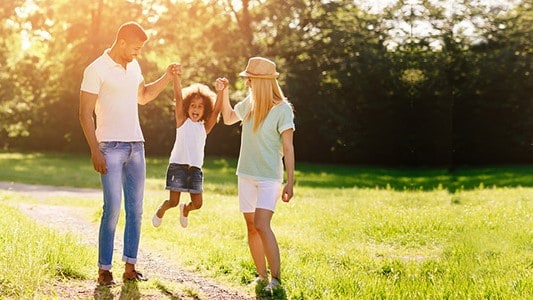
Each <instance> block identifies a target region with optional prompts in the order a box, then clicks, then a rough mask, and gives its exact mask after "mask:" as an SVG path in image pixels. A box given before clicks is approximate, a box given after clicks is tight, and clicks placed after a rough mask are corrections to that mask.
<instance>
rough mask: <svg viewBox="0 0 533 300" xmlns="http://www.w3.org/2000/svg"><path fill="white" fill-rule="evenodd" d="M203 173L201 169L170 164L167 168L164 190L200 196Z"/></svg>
mask: <svg viewBox="0 0 533 300" xmlns="http://www.w3.org/2000/svg"><path fill="white" fill-rule="evenodd" d="M203 182H204V173H203V172H202V169H200V168H197V167H191V166H189V165H181V164H175V163H171V164H169V165H168V168H167V185H166V187H165V188H166V189H167V190H171V191H174V192H186V193H191V194H201V193H202V192H203V187H202V186H203Z"/></svg>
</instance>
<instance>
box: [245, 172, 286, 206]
mask: <svg viewBox="0 0 533 300" xmlns="http://www.w3.org/2000/svg"><path fill="white" fill-rule="evenodd" d="M238 182H239V183H238V187H239V209H240V210H241V212H243V213H253V212H255V209H256V208H263V209H268V210H270V211H272V212H273V211H274V209H275V208H276V203H277V202H278V198H279V197H280V195H281V182H278V181H275V180H256V179H253V178H249V177H242V176H239V180H238Z"/></svg>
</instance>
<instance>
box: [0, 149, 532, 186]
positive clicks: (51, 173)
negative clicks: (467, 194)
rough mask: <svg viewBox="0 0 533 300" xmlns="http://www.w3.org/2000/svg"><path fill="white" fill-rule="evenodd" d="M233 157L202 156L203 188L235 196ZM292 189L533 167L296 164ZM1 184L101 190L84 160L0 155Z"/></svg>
mask: <svg viewBox="0 0 533 300" xmlns="http://www.w3.org/2000/svg"><path fill="white" fill-rule="evenodd" d="M146 164H147V174H146V176H147V178H148V179H154V180H160V181H161V182H162V184H163V182H164V179H165V174H166V168H167V164H168V158H167V157H147V159H146ZM236 166H237V159H236V158H224V157H206V159H205V164H204V168H203V169H204V173H205V178H206V187H207V188H208V189H212V190H214V191H215V192H220V193H224V194H237V177H236V175H235V169H236ZM295 178H296V184H297V185H299V186H302V187H314V188H354V187H355V188H380V189H387V188H388V189H393V190H434V189H446V190H448V191H450V192H452V193H453V192H455V191H456V190H469V189H475V188H478V187H492V186H496V187H518V186H522V187H533V165H516V166H485V167H456V168H453V169H446V168H418V169H409V168H384V167H361V166H345V165H325V164H308V163H297V164H296V174H295ZM0 181H14V182H21V183H33V184H42V185H55V186H73V187H93V188H100V176H98V174H97V173H96V172H95V171H94V170H93V168H92V163H91V160H90V158H89V156H88V155H73V154H54V153H3V152H0Z"/></svg>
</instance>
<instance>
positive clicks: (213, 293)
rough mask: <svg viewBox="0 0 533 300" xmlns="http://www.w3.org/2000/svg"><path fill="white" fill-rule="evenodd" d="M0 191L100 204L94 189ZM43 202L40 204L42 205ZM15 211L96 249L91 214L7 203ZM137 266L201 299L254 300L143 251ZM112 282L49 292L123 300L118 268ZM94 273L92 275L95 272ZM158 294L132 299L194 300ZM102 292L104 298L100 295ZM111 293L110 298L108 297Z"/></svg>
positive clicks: (118, 240) (64, 285) (16, 186)
mask: <svg viewBox="0 0 533 300" xmlns="http://www.w3.org/2000/svg"><path fill="white" fill-rule="evenodd" d="M0 189H2V190H8V191H12V192H16V193H22V194H24V195H28V196H32V197H34V198H36V199H39V200H46V199H47V198H49V197H58V196H61V197H73V198H76V197H85V198H87V197H95V200H98V201H100V198H101V195H102V193H101V191H100V190H95V189H76V188H63V187H50V186H40V185H28V184H20V183H9V182H0ZM43 202H44V201H43ZM11 205H13V206H15V207H18V208H19V209H20V210H21V211H22V212H23V213H25V214H26V215H28V216H29V217H31V218H32V219H34V220H35V221H37V222H38V223H42V224H44V225H47V226H50V227H52V228H54V229H55V230H58V231H59V232H62V233H70V234H73V235H76V236H79V237H83V239H82V241H83V242H84V243H86V244H88V245H90V246H94V247H96V246H97V237H98V224H95V223H93V222H91V221H90V220H88V219H87V216H88V215H90V213H91V211H90V209H87V208H80V207H69V206H55V205H54V206H51V205H46V204H44V203H43V204H25V203H11ZM121 250H122V237H121V234H117V235H116V237H115V253H114V255H115V257H121V256H122V254H121ZM138 257H139V261H138V265H139V266H141V267H140V269H141V270H143V271H144V273H145V275H147V276H148V277H149V278H150V279H151V280H162V279H164V280H165V281H170V282H172V283H175V284H184V285H186V286H187V287H191V288H192V289H193V290H195V291H198V292H199V294H200V296H201V298H202V299H208V300H211V299H215V300H223V299H228V300H245V299H256V298H254V297H251V296H248V295H245V294H243V293H242V292H240V291H237V290H235V289H232V288H229V287H224V286H222V285H220V284H218V283H216V282H214V281H211V280H209V279H206V278H203V277H200V276H198V275H196V274H194V273H191V272H186V271H184V270H182V269H180V268H178V267H177V266H176V264H175V263H173V262H170V261H168V260H166V259H164V258H163V257H161V255H159V254H157V253H152V252H149V251H146V250H144V249H142V246H141V249H140V250H139V255H138ZM114 270H115V273H114V275H115V277H118V278H116V279H115V280H117V281H118V282H119V284H118V285H117V286H118V287H115V288H112V289H110V290H105V291H103V290H102V291H99V289H98V288H97V286H96V283H95V281H94V280H81V281H75V282H72V281H67V282H56V283H55V284H54V286H53V290H54V291H55V293H57V295H59V297H60V299H89V298H91V299H98V298H105V299H113V298H115V297H116V298H120V299H123V296H124V295H120V294H121V288H120V286H121V284H120V283H121V282H120V275H121V274H122V269H121V268H119V267H118V266H117V267H115V268H114ZM95 273H96V271H95ZM159 289H160V292H159V293H153V294H151V295H142V291H141V293H140V294H139V295H137V296H136V297H134V298H136V299H195V298H194V297H191V295H176V294H174V293H172V292H169V291H168V290H166V289H165V288H164V287H160V288H159ZM103 292H105V293H106V295H104V294H102V293H103ZM110 293H111V295H109V294H110Z"/></svg>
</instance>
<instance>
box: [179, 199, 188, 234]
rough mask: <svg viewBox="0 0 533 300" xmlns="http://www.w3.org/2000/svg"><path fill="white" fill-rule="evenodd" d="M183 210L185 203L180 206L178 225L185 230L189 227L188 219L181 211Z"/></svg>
mask: <svg viewBox="0 0 533 300" xmlns="http://www.w3.org/2000/svg"><path fill="white" fill-rule="evenodd" d="M184 209H185V203H182V204H180V224H181V227H183V228H186V227H187V225H189V219H188V218H187V217H186V216H184V215H183V210H184Z"/></svg>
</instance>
